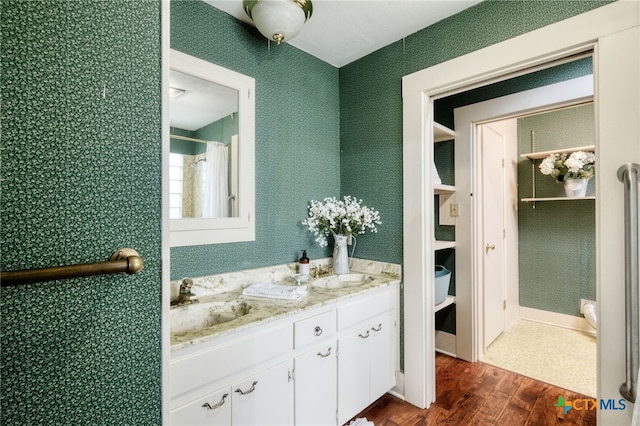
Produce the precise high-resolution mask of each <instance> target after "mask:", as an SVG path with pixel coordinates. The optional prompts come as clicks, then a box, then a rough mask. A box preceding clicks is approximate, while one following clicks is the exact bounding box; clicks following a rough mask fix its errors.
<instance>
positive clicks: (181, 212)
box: [169, 70, 239, 219]
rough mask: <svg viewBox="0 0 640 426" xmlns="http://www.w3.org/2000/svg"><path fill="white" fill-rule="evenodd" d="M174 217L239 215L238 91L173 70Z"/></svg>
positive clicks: (171, 176) (171, 168) (171, 193)
mask: <svg viewBox="0 0 640 426" xmlns="http://www.w3.org/2000/svg"><path fill="white" fill-rule="evenodd" d="M169 84H170V96H171V101H170V126H171V131H170V133H171V136H170V157H169V186H170V188H169V198H170V202H169V205H170V218H171V219H180V218H220V217H238V213H239V212H238V129H239V126H238V121H239V120H238V119H239V114H238V94H239V92H238V90H236V89H232V88H229V87H226V86H223V85H220V84H216V83H213V82H211V81H208V80H203V79H200V78H197V77H194V76H191V75H188V74H185V73H181V72H178V71H176V70H171V71H170V83H169Z"/></svg>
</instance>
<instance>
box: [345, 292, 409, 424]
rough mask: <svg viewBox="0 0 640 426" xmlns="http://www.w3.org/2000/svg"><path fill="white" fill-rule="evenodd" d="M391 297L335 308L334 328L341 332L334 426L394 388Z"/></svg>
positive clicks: (394, 337) (379, 296)
mask: <svg viewBox="0 0 640 426" xmlns="http://www.w3.org/2000/svg"><path fill="white" fill-rule="evenodd" d="M391 296H392V294H390V293H389V294H387V293H380V294H376V295H372V296H370V297H366V298H362V300H359V301H356V302H354V303H351V304H347V305H345V306H342V307H339V308H338V328H339V330H340V329H342V330H344V332H341V333H340V338H339V339H338V424H344V423H345V422H346V421H348V420H349V419H350V418H351V417H353V416H354V415H356V414H358V413H359V412H360V411H361V410H363V409H364V408H366V407H367V406H368V405H370V404H371V403H372V402H374V401H375V400H376V399H378V398H379V397H381V396H382V395H384V394H385V393H386V392H387V391H389V390H390V389H391V388H393V387H394V386H395V383H396V382H395V379H396V369H397V353H398V340H397V326H396V325H397V324H396V310H395V297H391ZM393 296H395V293H394V294H393ZM363 319H364V321H362V320H363Z"/></svg>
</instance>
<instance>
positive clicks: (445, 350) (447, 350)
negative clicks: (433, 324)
mask: <svg viewBox="0 0 640 426" xmlns="http://www.w3.org/2000/svg"><path fill="white" fill-rule="evenodd" d="M436 352H440V353H441V354H445V355H449V356H452V357H457V355H456V335H455V334H451V333H447V332H446V331H440V330H436Z"/></svg>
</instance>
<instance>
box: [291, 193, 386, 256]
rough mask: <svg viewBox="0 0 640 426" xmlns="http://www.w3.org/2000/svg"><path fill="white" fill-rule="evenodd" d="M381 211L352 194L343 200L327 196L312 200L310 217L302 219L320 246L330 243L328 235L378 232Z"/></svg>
mask: <svg viewBox="0 0 640 426" xmlns="http://www.w3.org/2000/svg"><path fill="white" fill-rule="evenodd" d="M381 223H382V222H381V221H380V213H378V212H377V211H376V210H374V209H372V208H369V207H367V206H363V205H362V200H358V199H356V198H354V197H352V196H350V195H346V196H344V197H343V198H342V200H338V199H337V198H335V197H327V198H325V199H324V200H322V201H315V200H311V202H310V203H309V217H307V218H306V219H305V220H304V221H302V224H303V225H306V226H307V227H308V229H309V231H310V232H312V233H313V234H314V235H315V236H316V241H317V243H318V244H319V245H320V247H325V246H327V245H328V242H327V236H328V235H329V234H330V233H333V234H337V235H356V234H364V233H365V230H367V229H369V230H370V231H371V232H378V228H377V227H376V225H380V224H381Z"/></svg>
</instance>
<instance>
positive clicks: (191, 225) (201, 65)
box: [165, 49, 256, 247]
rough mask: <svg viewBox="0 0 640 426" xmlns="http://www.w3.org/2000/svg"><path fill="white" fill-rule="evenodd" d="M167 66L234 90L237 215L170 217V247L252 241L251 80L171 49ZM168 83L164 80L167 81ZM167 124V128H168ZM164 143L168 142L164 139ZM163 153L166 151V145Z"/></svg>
mask: <svg viewBox="0 0 640 426" xmlns="http://www.w3.org/2000/svg"><path fill="white" fill-rule="evenodd" d="M169 58H170V59H169V68H170V69H171V70H175V71H179V72H181V73H184V74H189V75H192V76H194V77H198V78H201V79H203V80H208V81H211V82H213V83H217V84H221V85H223V86H227V87H230V88H232V89H236V90H237V91H238V117H239V120H240V121H239V123H238V125H239V127H238V216H237V217H225V218H183V219H171V220H170V224H169V229H170V246H171V247H183V246H198V245H206V244H220V243H231V242H240V241H255V239H256V227H255V111H256V107H255V95H254V94H255V79H254V78H252V77H249V76H246V75H244V74H240V73H238V72H235V71H232V70H230V69H227V68H224V67H221V66H219V65H215V64H212V63H211V62H207V61H204V60H202V59H199V58H196V57H194V56H191V55H187V54H186V53H182V52H179V51H177V50H173V49H171V51H170V55H169ZM167 84H168V83H167ZM170 125H171V124H170V123H169V125H168V126H167V128H169V127H170ZM166 143H169V141H168V140H167V142H166ZM165 152H169V149H168V147H167V149H166V151H165Z"/></svg>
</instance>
